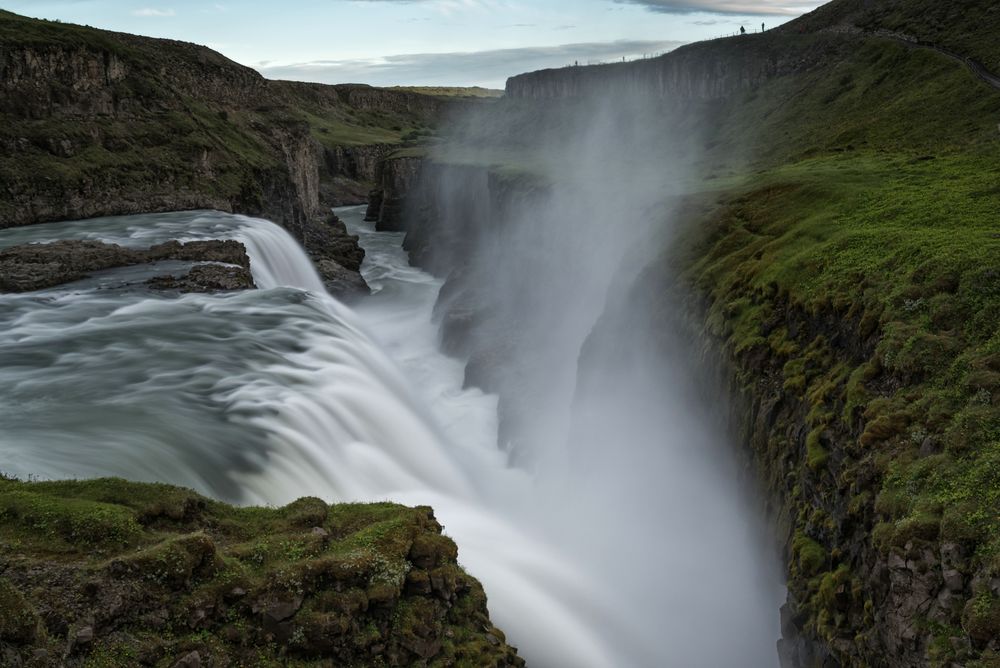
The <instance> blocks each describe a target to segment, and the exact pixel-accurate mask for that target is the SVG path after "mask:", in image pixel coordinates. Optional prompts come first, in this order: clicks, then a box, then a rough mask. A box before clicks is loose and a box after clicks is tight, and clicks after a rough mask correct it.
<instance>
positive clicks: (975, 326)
mask: <svg viewBox="0 0 1000 668" xmlns="http://www.w3.org/2000/svg"><path fill="white" fill-rule="evenodd" d="M980 5H981V3H980ZM792 25H793V26H794V25H795V24H792ZM975 41H976V35H970V36H969V37H968V43H973V42H975ZM956 43H957V42H956ZM980 56H981V54H980ZM733 119H739V120H738V121H734V120H733ZM716 120H717V122H718V129H719V134H718V136H717V137H716V138H715V139H716V140H717V142H718V144H719V145H721V146H724V147H726V151H727V154H730V153H733V152H735V153H738V154H741V155H742V156H744V157H747V156H750V157H749V158H747V159H746V160H745V161H744V162H743V163H742V164H740V163H737V162H734V161H733V160H731V159H729V158H727V157H726V155H723V153H722V152H721V151H717V152H716V153H715V154H714V155H712V154H710V155H709V157H708V159H707V162H708V169H707V171H708V172H709V173H713V172H716V173H722V174H732V173H736V174H742V178H743V184H742V185H741V187H740V188H738V189H737V190H736V191H734V192H733V193H732V194H730V195H728V196H726V197H723V198H721V199H720V200H719V201H718V203H717V206H716V208H715V211H714V213H713V215H712V216H710V217H709V219H708V220H701V221H699V222H698V226H697V229H696V230H694V231H692V232H691V233H692V235H693V236H692V237H690V238H689V239H690V240H691V242H692V245H693V247H694V249H695V251H694V254H693V255H691V256H689V257H688V259H687V262H688V272H687V275H688V277H689V279H690V280H691V281H692V282H693V283H694V284H695V285H697V286H698V287H699V289H700V291H702V292H704V293H707V294H709V295H710V296H711V303H712V306H711V308H710V313H709V319H708V321H709V323H710V330H712V331H713V333H715V334H716V335H719V336H721V337H723V338H724V339H726V340H727V342H728V345H729V348H730V350H731V351H732V352H733V354H734V356H735V358H736V359H737V360H739V363H740V364H741V365H742V368H743V369H744V370H745V371H746V372H747V376H746V377H745V382H746V383H747V384H748V386H752V384H753V383H754V381H755V379H754V378H753V377H752V374H751V366H750V362H749V360H750V359H752V358H753V357H754V355H755V353H758V352H760V351H763V352H764V353H765V354H766V355H767V356H768V357H770V358H772V359H778V360H784V362H785V367H784V388H785V392H786V393H787V395H789V396H790V397H799V398H801V400H803V401H806V402H808V403H809V404H811V406H812V408H811V411H810V413H809V417H808V425H807V426H808V429H809V430H810V432H809V433H810V436H809V438H807V439H806V444H805V451H804V452H802V453H801V454H799V453H796V452H794V451H790V452H785V453H783V454H782V455H781V456H780V458H782V459H787V460H788V461H791V462H794V466H795V468H794V469H793V470H794V473H793V475H794V480H795V481H796V482H795V484H794V486H793V492H792V496H793V498H792V499H791V507H792V508H793V509H795V510H797V511H798V519H797V521H796V525H797V532H796V535H797V536H798V537H799V538H798V540H797V544H796V545H793V556H794V559H793V564H792V580H791V587H792V588H793V589H795V588H799V589H800V591H801V592H802V594H803V597H804V598H806V599H807V600H809V601H810V604H809V606H810V610H809V615H810V619H809V621H808V625H809V627H810V628H811V630H812V631H813V632H814V633H816V634H817V635H819V636H821V637H826V638H829V639H833V638H836V637H837V636H843V635H844V634H845V633H853V631H851V629H850V624H849V623H848V619H847V616H846V615H844V614H842V613H841V612H840V611H839V610H838V606H839V603H835V602H834V601H833V599H832V598H831V596H830V595H829V591H830V587H836V586H839V583H843V582H852V581H853V582H854V583H855V584H860V582H859V581H858V580H857V579H854V580H852V573H851V569H852V568H853V567H854V564H851V563H848V562H847V561H844V560H841V559H838V558H837V555H838V554H841V556H842V557H843V556H844V555H843V554H842V551H841V550H840V548H841V547H842V546H839V545H837V544H836V539H835V538H834V540H833V541H832V542H831V536H830V534H827V535H825V536H824V533H825V530H824V529H822V528H821V527H823V525H824V522H826V521H829V519H830V518H829V517H826V519H824V517H823V515H822V513H821V514H820V516H817V515H816V514H815V511H816V508H814V507H811V506H810V500H809V499H808V498H807V495H805V494H804V493H803V490H804V489H806V488H813V487H816V486H818V487H819V488H821V489H827V490H828V491H829V493H830V494H831V495H834V494H837V495H843V496H844V497H846V498H849V499H850V502H851V507H852V508H854V509H856V510H857V512H858V515H859V517H864V515H865V508H867V507H870V506H871V504H872V503H874V508H875V521H876V522H877V525H876V526H875V527H873V528H874V537H873V540H874V542H875V545H876V546H877V548H878V549H880V550H883V551H884V552H886V553H888V552H889V551H890V550H892V549H897V550H902V549H905V548H913V547H914V546H917V547H918V548H919V546H920V545H940V544H941V543H943V542H954V543H957V544H959V545H961V546H962V547H963V548H964V549H965V550H966V552H967V553H968V554H970V555H972V556H971V561H970V564H969V566H968V570H969V573H968V574H967V575H969V574H975V573H980V574H986V575H987V576H992V577H996V576H998V575H1000V264H998V258H1000V221H998V219H997V212H998V211H1000V187H998V184H1000V157H998V155H1000V152H998V148H1000V134H998V132H997V122H998V121H1000V92H997V91H994V90H992V89H990V88H989V87H987V86H986V85H984V84H982V83H980V82H979V81H978V80H976V79H975V78H974V77H973V76H972V75H971V74H969V73H968V71H967V70H966V69H965V68H964V67H963V66H961V65H959V64H956V63H954V62H951V61H949V60H948V59H946V58H943V57H941V56H939V55H937V54H935V53H932V52H929V51H919V50H912V49H910V48H908V47H905V46H901V45H898V44H896V43H893V42H891V41H886V40H869V41H866V42H865V43H863V44H862V45H860V48H859V49H858V50H857V51H856V52H855V53H854V54H852V56H851V57H849V58H845V59H844V60H842V61H841V62H836V63H831V64H830V66H829V67H827V68H824V69H823V70H822V71H818V72H815V73H812V74H808V75H801V76H796V77H788V78H785V79H778V80H775V81H772V82H770V83H768V84H767V85H765V86H763V87H762V88H760V89H759V90H757V91H755V92H754V93H752V94H750V95H748V96H746V97H744V98H741V99H736V100H733V101H732V102H731V104H730V105H729V106H728V107H727V108H726V109H724V110H721V113H719V115H718V116H717V118H716ZM779 296H780V298H781V300H788V302H789V303H790V304H791V308H793V309H801V310H802V311H804V312H806V313H811V314H814V315H815V317H816V318H817V319H819V318H820V317H821V316H822V315H823V314H835V315H836V316H837V317H841V318H843V319H844V320H846V321H849V322H850V321H856V322H858V323H859V329H860V330H861V331H859V332H858V333H857V339H859V340H863V339H865V338H870V337H874V338H875V339H876V340H877V341H878V343H877V347H876V348H875V349H874V353H873V354H872V355H871V356H870V357H868V358H866V359H863V360H862V361H860V363H859V362H858V360H857V359H851V356H850V355H847V354H845V353H844V351H842V350H837V349H835V347H833V346H831V344H830V342H829V341H828V340H827V339H826V337H824V335H823V334H816V335H815V336H814V335H813V334H812V333H810V334H806V335H803V334H802V333H798V334H797V335H796V336H792V335H790V333H789V332H788V330H787V329H785V328H781V327H779V328H777V329H774V328H773V323H774V318H775V317H776V316H777V317H779V318H780V317H781V314H780V313H778V309H779V305H778V302H777V301H776V300H775V297H779ZM780 308H781V309H782V311H783V312H784V311H787V310H789V308H788V307H786V306H781V307H780ZM857 425H860V430H859V429H857ZM831 431H832V432H834V433H851V432H852V431H855V432H856V431H860V432H861V435H860V438H859V439H858V440H857V441H856V442H846V443H840V444H835V445H836V449H837V450H838V452H837V457H836V458H833V459H832V458H831V456H830V454H831V453H830V451H829V450H832V449H833V448H832V447H831V444H829V443H826V442H824V438H823V435H824V434H825V433H830V432H831ZM779 445H780V444H779ZM796 494H799V496H798V497H797V498H794V497H796ZM810 534H812V535H810ZM842 538H843V536H842ZM817 551H818V552H817ZM817 554H819V555H822V559H820V560H819V561H818V562H817V560H816V559H815V558H813V557H815V556H816V555H817ZM810 562H815V563H810ZM804 564H808V566H809V567H808V568H807V567H805V566H804ZM867 595H868V594H867V593H858V594H857V598H858V599H860V600H857V601H855V603H856V604H858V606H859V607H860V605H861V604H863V603H865V598H864V597H865V596H867ZM870 603H871V601H870V599H869V600H868V604H870ZM962 603H963V606H964V607H962V608H961V609H960V610H959V614H958V616H957V617H956V618H955V619H954V620H953V622H952V624H953V625H951V626H949V625H944V626H941V625H937V626H935V625H934V622H932V621H931V620H926V619H925V620H919V619H918V620H917V622H918V624H924V625H925V626H924V628H931V630H932V632H933V634H934V635H935V637H936V638H937V640H936V641H935V642H934V643H933V644H932V647H931V648H930V649H929V650H928V651H929V656H930V657H931V659H932V660H934V661H935V662H938V663H947V662H948V661H951V660H963V661H970V663H969V664H968V665H973V663H971V661H972V657H974V656H979V657H980V658H979V659H978V660H979V661H982V662H983V663H981V664H975V665H993V664H992V663H990V662H991V661H996V660H997V657H996V656H995V655H993V654H991V653H990V652H987V653H986V654H982V655H980V654H979V651H975V652H974V653H973V654H969V655H962V654H961V650H959V649H956V647H954V646H953V645H952V644H951V643H950V642H949V638H951V637H954V636H963V635H965V634H967V635H968V636H970V637H971V638H972V640H973V645H974V647H978V648H979V649H980V650H981V649H982V647H984V646H985V644H986V643H987V642H988V641H989V640H990V639H991V638H992V637H996V635H997V634H1000V598H997V597H996V596H995V595H994V594H991V593H990V592H989V590H988V589H982V590H980V591H979V592H976V593H975V596H974V598H973V599H972V600H969V601H963V602H962ZM959 620H960V621H959ZM959 624H960V625H961V627H962V628H958V625H959ZM849 637H850V636H849ZM991 656H992V657H993V658H990V657H991Z"/></svg>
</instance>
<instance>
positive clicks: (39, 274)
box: [0, 240, 254, 292]
mask: <svg viewBox="0 0 1000 668" xmlns="http://www.w3.org/2000/svg"><path fill="white" fill-rule="evenodd" d="M162 260H184V261H187V262H210V263H216V264H214V265H212V266H198V267H194V268H192V270H191V273H189V274H188V275H187V276H186V277H185V278H182V279H174V280H172V281H168V280H167V279H162V280H161V279H154V281H153V286H154V287H157V288H163V289H165V288H170V289H177V290H181V291H199V292H203V291H208V290H209V289H210V288H211V286H213V285H216V286H219V287H218V288H216V289H224V290H236V289H244V288H252V287H254V284H253V278H252V277H251V276H250V258H249V257H247V253H246V248H245V247H244V246H243V244H242V243H240V242H238V241H233V240H226V241H189V242H187V243H180V242H177V241H168V242H166V243H162V244H158V245H156V246H153V247H152V248H149V249H147V250H142V249H134V248H123V247H121V246H119V245H117V244H108V243H103V242H100V241H54V242H52V243H47V244H25V245H21V246H11V247H9V248H4V249H3V250H0V292H28V291H31V290H42V289H44V288H50V287H53V286H56V285H62V284H64V283H70V282H72V281H78V280H80V279H82V278H86V277H87V276H88V275H89V274H90V273H92V272H95V271H102V270H105V269H113V268H116V267H128V266H132V265H137V264H145V263H150V262H159V261H162ZM227 265H228V266H227Z"/></svg>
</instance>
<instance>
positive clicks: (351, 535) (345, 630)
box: [0, 478, 524, 668]
mask: <svg viewBox="0 0 1000 668" xmlns="http://www.w3.org/2000/svg"><path fill="white" fill-rule="evenodd" d="M12 545H16V546H17V548H16V550H9V549H7V548H9V547H10V546H12ZM0 548H2V552H0V554H2V555H3V556H0V566H2V570H0V610H2V613H3V614H0V663H3V665H5V666H12V667H13V666H53V667H54V666H69V667H75V666H93V665H106V666H154V665H167V666H188V667H192V666H224V665H279V664H281V665H285V664H289V663H293V664H294V665H301V666H327V665H334V664H335V665H345V666H347V665H350V666H354V665H358V666H362V665H365V666H367V665H384V666H413V665H467V666H496V667H498V668H503V667H511V668H514V667H517V666H523V665H524V661H523V660H521V659H520V658H519V657H518V656H517V652H516V650H515V649H514V648H512V647H510V646H509V645H507V643H506V640H505V637H504V634H503V632H502V631H501V630H499V629H498V628H496V627H495V626H494V625H493V624H492V623H491V621H490V618H489V613H488V612H487V609H486V596H485V594H484V593H483V589H482V586H481V585H480V584H479V582H477V581H476V580H475V579H474V578H472V577H470V576H469V575H468V574H467V573H465V571H464V570H462V568H461V567H460V566H459V565H458V564H457V561H456V559H457V554H458V550H457V548H456V546H455V544H454V543H453V542H452V541H451V539H449V538H447V537H445V536H443V535H442V534H441V525H440V524H438V522H437V521H436V520H435V518H434V514H433V511H432V510H431V509H430V508H426V507H422V508H405V507H402V506H396V505H393V504H388V503H384V504H373V505H334V506H328V505H327V504H325V503H324V502H323V501H321V500H319V499H315V498H306V499H299V500H298V501H296V502H294V503H292V504H290V505H288V506H285V507H284V508H235V507H232V506H227V505H225V504H222V503H219V502H215V501H211V500H209V499H206V498H204V497H201V496H199V495H197V494H195V493H194V492H191V491H189V490H186V489H180V488H176V487H169V486H166V485H147V484H140V483H130V482H126V481H124V480H116V479H106V480H89V481H82V482H46V483H23V482H18V481H14V480H8V479H4V478H0Z"/></svg>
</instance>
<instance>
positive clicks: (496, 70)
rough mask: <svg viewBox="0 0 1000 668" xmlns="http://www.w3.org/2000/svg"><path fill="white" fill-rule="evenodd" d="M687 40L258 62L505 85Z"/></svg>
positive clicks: (428, 81) (281, 72) (392, 81)
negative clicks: (510, 79) (519, 76)
mask: <svg viewBox="0 0 1000 668" xmlns="http://www.w3.org/2000/svg"><path fill="white" fill-rule="evenodd" d="M386 1H390V0H386ZM681 44H683V42H677V41H649V40H621V41H616V42H585V43H579V44H563V45H559V46H537V47H525V48H517V49H495V50H491V51H474V52H470V53H414V54H401V55H394V56H386V57H384V58H371V59H352V60H317V61H310V62H305V63H295V64H290V65H268V66H258V68H259V70H260V72H261V74H263V75H264V76H266V77H268V78H270V79H293V80H296V81H314V82H318V83H367V84H371V85H373V86H394V85H411V86H416V85H422V86H486V87H489V88H503V86H504V83H505V82H506V80H507V78H508V77H511V76H514V75H515V74H520V73H522V72H530V71H534V70H541V69H548V68H552V67H564V66H566V65H572V64H573V63H580V64H581V65H583V64H589V63H595V62H617V61H621V60H622V58H625V59H629V60H631V59H633V58H641V57H643V56H644V55H654V54H660V53H664V52H666V51H671V50H673V49H675V48H677V47H678V46H681Z"/></svg>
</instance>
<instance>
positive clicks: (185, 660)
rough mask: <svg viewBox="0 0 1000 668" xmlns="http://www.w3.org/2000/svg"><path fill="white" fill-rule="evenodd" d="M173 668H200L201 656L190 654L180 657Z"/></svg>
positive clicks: (195, 653) (194, 653)
mask: <svg viewBox="0 0 1000 668" xmlns="http://www.w3.org/2000/svg"><path fill="white" fill-rule="evenodd" d="M173 668H201V654H199V653H198V652H197V651H195V652H190V653H189V654H185V655H184V656H183V657H181V658H180V659H179V660H178V661H177V663H175V664H174V667H173Z"/></svg>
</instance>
